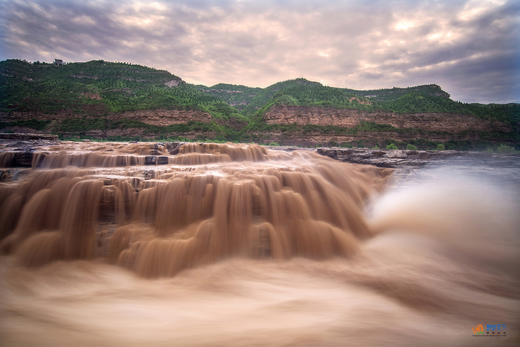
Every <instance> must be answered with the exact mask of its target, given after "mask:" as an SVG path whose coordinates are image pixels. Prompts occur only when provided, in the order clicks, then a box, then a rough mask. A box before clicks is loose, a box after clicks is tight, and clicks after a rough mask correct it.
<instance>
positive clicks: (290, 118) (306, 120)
mask: <svg viewBox="0 0 520 347" xmlns="http://www.w3.org/2000/svg"><path fill="white" fill-rule="evenodd" d="M264 120H265V121H266V122H267V123H268V124H298V125H319V126H328V125H332V126H337V127H343V128H353V127H355V126H357V125H359V124H360V123H361V122H372V123H377V124H386V125H391V126H393V127H394V128H397V129H421V130H423V131H436V132H447V133H459V132H462V131H468V130H470V131H489V130H497V131H503V132H509V131H510V129H509V128H508V127H507V126H506V125H505V124H503V123H500V122H497V121H495V122H491V121H487V120H483V119H480V118H477V117H475V116H472V115H460V114H452V113H414V114H398V113H390V112H382V111H379V112H366V111H360V110H352V109H337V108H333V107H321V106H283V105H279V106H273V107H271V109H269V110H268V111H267V112H266V113H265V115H264Z"/></svg>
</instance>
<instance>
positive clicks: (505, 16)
mask: <svg viewBox="0 0 520 347" xmlns="http://www.w3.org/2000/svg"><path fill="white" fill-rule="evenodd" d="M0 13H1V14H0V30H1V33H0V58H1V59H6V58H21V59H27V60H43V61H52V59H54V58H62V59H64V60H66V61H85V60H91V59H105V60H111V61H126V62H132V63H138V64H143V65H147V66H152V67H156V68H161V69H166V70H168V71H170V72H172V73H174V74H176V75H178V76H180V77H182V78H183V79H185V80H187V81H188V82H192V83H202V84H206V85H212V84H215V83H219V82H226V83H235V84H246V85H251V86H267V85H270V84H272V83H275V82H277V81H280V80H286V79H290V78H295V77H306V78H308V79H311V80H317V81H320V82H322V83H325V84H328V85H332V86H338V87H348V88H358V89H369V88H384V87H393V86H402V87H405V86H411V85H416V84H429V83H437V84H440V85H441V86H442V87H443V88H444V89H446V90H447V91H448V92H449V93H451V94H452V96H453V97H454V98H455V99H457V100H461V101H468V102H474V101H478V102H511V101H520V82H519V81H520V66H519V64H520V63H519V62H520V48H519V47H520V45H519V43H520V41H519V38H520V5H519V4H518V3H516V2H515V1H514V0H511V1H506V0H488V1H486V0H480V1H475V0H470V1H466V2H464V1H436V2H431V1H412V0H408V1H407V0H401V1H372V2H366V1H360V0H359V1H339V0H338V1H331V0H328V1H308V0H303V1H282V0H278V1H276V0H268V1H238V0H237V1H231V0H229V1H211V0H196V1H188V0H185V1H174V2H172V1H144V0H134V1H128V2H121V3H119V2H116V1H107V0H96V1H85V0H82V1H79V0H73V1H59V0H50V1H43V0H40V1H38V0H37V1H29V0H13V1H6V0H3V1H2V0H0Z"/></svg>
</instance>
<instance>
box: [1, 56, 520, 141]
mask: <svg viewBox="0 0 520 347" xmlns="http://www.w3.org/2000/svg"><path fill="white" fill-rule="evenodd" d="M0 94H1V95H2V98H1V100H0V115H1V119H0V128H1V129H3V131H29V130H33V131H34V130H36V131H44V132H51V133H56V134H59V135H60V136H62V137H70V136H82V137H97V138H112V139H136V138H140V139H147V138H150V139H151V138H179V137H180V138H187V139H199V140H200V139H213V140H215V139H216V140H223V141H224V140H233V141H256V142H263V143H266V142H279V143H285V144H302V145H320V144H344V145H370V146H372V145H385V144H386V143H389V142H396V143H397V144H398V145H399V144H401V145H406V143H416V144H418V145H420V146H434V145H435V144H436V143H447V144H451V146H454V147H460V146H463V147H468V148H474V147H475V146H477V147H478V146H479V145H489V144H494V143H508V144H513V145H518V143H519V142H520V141H519V138H520V126H519V124H520V105H519V104H507V105H496V104H491V105H482V104H464V103H460V102H456V101H453V100H451V99H450V97H449V94H448V93H446V92H445V91H443V90H442V89H441V88H440V87H439V86H437V85H434V84H432V85H424V86H416V87H409V88H392V89H380V90H353V89H346V88H335V87H328V86H324V85H322V84H321V83H318V82H312V81H308V80H306V79H303V78H298V79H294V80H288V81H283V82H278V83H275V84H273V85H271V86H269V87H267V88H252V87H247V86H243V85H231V84H223V83H221V84H217V85H214V86H212V87H206V86H202V85H192V84H189V83H186V82H184V81H183V80H182V79H181V78H179V77H177V76H175V75H173V74H171V73H169V72H167V71H162V70H156V69H152V68H148V67H144V66H139V65H132V64H126V63H110V62H105V61H101V60H98V61H90V62H86V63H70V64H65V65H54V64H45V63H39V62H35V63H28V62H26V61H20V60H6V61H2V62H0Z"/></svg>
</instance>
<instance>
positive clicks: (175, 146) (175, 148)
mask: <svg viewBox="0 0 520 347" xmlns="http://www.w3.org/2000/svg"><path fill="white" fill-rule="evenodd" d="M181 145H182V144H181V143H178V142H169V143H167V144H166V149H167V150H168V152H169V153H170V154H172V155H176V154H179V148H180V147H181Z"/></svg>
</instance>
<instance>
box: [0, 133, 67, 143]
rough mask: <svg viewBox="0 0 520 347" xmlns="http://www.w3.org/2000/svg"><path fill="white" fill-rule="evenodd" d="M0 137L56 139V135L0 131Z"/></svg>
mask: <svg viewBox="0 0 520 347" xmlns="http://www.w3.org/2000/svg"><path fill="white" fill-rule="evenodd" d="M0 139H9V140H51V141H57V140H58V135H50V134H32V133H0Z"/></svg>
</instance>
